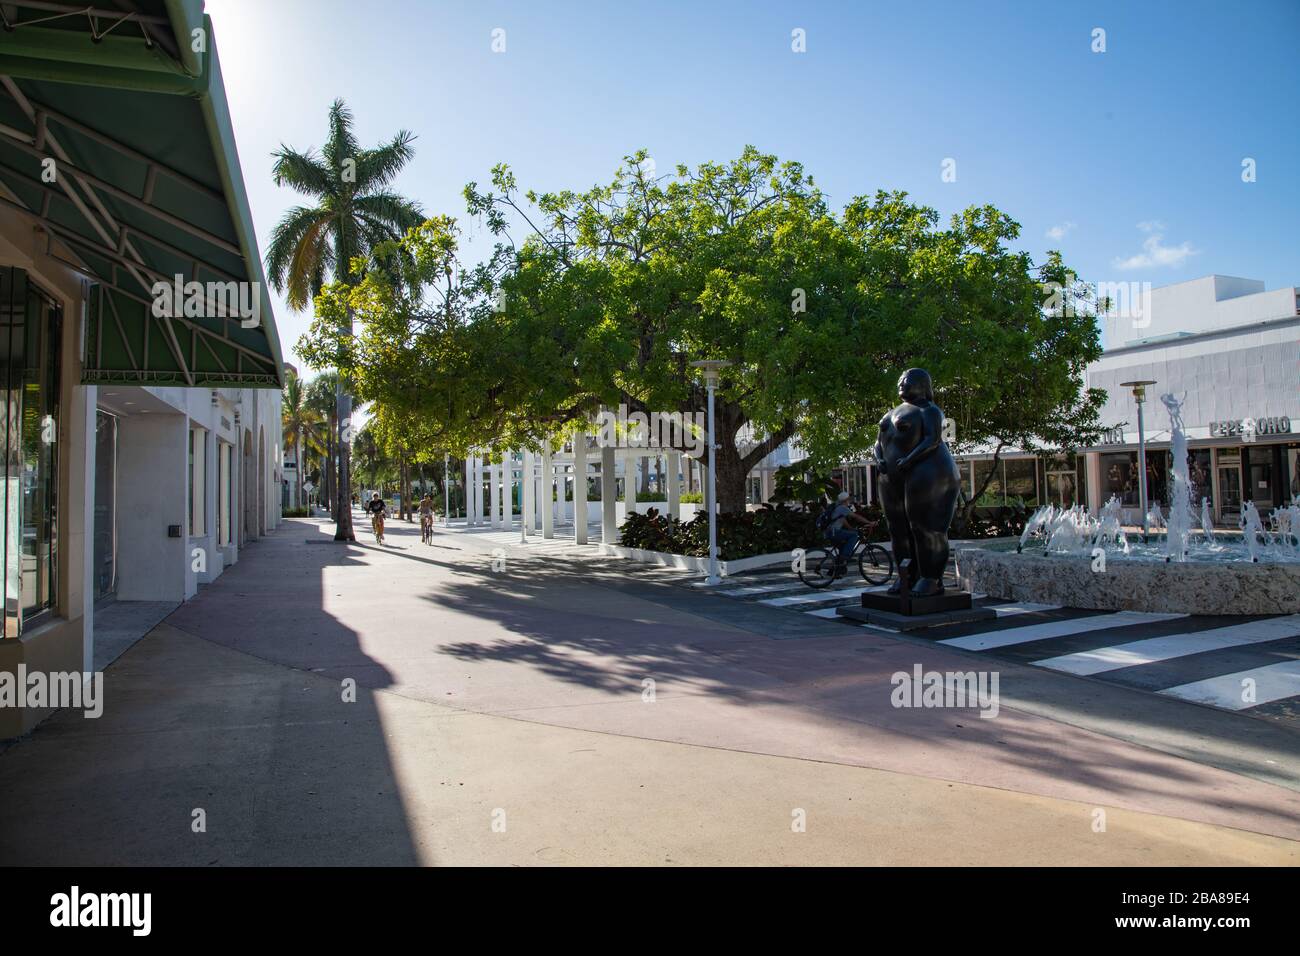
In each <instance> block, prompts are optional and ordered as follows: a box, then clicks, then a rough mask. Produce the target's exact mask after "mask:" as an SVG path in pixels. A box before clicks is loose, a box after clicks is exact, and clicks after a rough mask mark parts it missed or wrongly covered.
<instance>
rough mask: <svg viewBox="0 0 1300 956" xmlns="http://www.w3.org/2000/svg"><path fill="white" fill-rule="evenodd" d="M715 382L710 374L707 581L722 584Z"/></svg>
mask: <svg viewBox="0 0 1300 956" xmlns="http://www.w3.org/2000/svg"><path fill="white" fill-rule="evenodd" d="M713 383H714V377H713V376H712V375H710V376H709V377H708V378H707V380H706V382H705V384H706V385H707V387H708V392H709V494H708V498H707V499H706V504H705V507H707V508H708V509H709V576H708V578H706V579H705V583H706V584H721V583H722V579H721V578H720V577H718V508H717V500H718V488H717V484H718V468H717V465H718V455H717V451H718V443H717V442H716V441H714V427H713Z"/></svg>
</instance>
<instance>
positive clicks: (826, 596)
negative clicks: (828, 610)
mask: <svg viewBox="0 0 1300 956" xmlns="http://www.w3.org/2000/svg"><path fill="white" fill-rule="evenodd" d="M888 587H889V585H888V584H878V585H874V586H872V587H864V588H840V589H839V590H832V591H816V592H814V593H812V594H795V595H793V596H791V597H779V598H765V599H764V600H762V601H759V602H758V603H759V604H766V605H767V606H768V607H794V606H796V605H799V604H823V603H825V602H826V601H834V600H836V599H838V598H855V597H858V596H859V595H862V594H866V593H867V592H868V591H872V592H876V591H884V590H886V589H887V588H888Z"/></svg>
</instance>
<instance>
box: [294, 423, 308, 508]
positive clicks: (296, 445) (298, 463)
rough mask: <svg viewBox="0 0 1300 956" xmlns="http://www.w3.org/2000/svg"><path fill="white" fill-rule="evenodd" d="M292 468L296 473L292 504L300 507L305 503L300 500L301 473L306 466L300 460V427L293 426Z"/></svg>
mask: <svg viewBox="0 0 1300 956" xmlns="http://www.w3.org/2000/svg"><path fill="white" fill-rule="evenodd" d="M293 468H294V471H296V472H297V473H298V497H297V498H296V499H294V504H295V505H297V506H298V507H299V508H301V507H302V506H303V505H304V504H305V503H306V502H304V501H303V500H302V473H303V472H304V471H305V470H306V468H307V463H306V462H305V461H303V460H302V429H301V428H295V429H294V432H293Z"/></svg>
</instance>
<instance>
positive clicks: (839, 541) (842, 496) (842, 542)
mask: <svg viewBox="0 0 1300 956" xmlns="http://www.w3.org/2000/svg"><path fill="white" fill-rule="evenodd" d="M818 524H819V525H821V526H822V531H823V533H825V535H826V537H827V538H829V539H830V540H831V541H833V542H834V543H835V544H836V546H838V547H839V549H840V556H839V561H838V565H839V568H840V570H843V569H844V568H846V567H847V566H848V563H849V558H851V557H852V556H853V549H854V548H855V547H857V544H858V532H857V531H856V530H854V528H855V527H863V526H866V525H868V524H870V522H868V521H867V520H866V519H865V518H863V517H862V516H861V515H859V514H858V513H857V512H856V511H854V510H853V502H852V499H851V497H850V495H849V493H848V492H847V491H841V492H840V493H839V495H838V496H836V498H835V504H834V505H831V506H830V507H829V508H827V510H826V511H825V512H824V513H823V514H822V517H821V518H820V519H818ZM850 525H853V526H854V527H849V526H850Z"/></svg>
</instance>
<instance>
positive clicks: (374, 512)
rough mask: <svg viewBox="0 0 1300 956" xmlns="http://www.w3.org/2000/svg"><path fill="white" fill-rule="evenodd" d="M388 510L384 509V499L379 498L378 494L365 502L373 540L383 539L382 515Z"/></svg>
mask: <svg viewBox="0 0 1300 956" xmlns="http://www.w3.org/2000/svg"><path fill="white" fill-rule="evenodd" d="M387 512H388V509H387V508H386V507H384V499H382V498H380V497H379V492H377V491H376V492H375V493H374V496H373V497H371V499H370V500H369V501H367V502H366V513H367V514H368V515H370V526H371V527H372V528H374V530H375V540H377V541H382V540H383V539H384V515H385V514H386V513H387Z"/></svg>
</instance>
